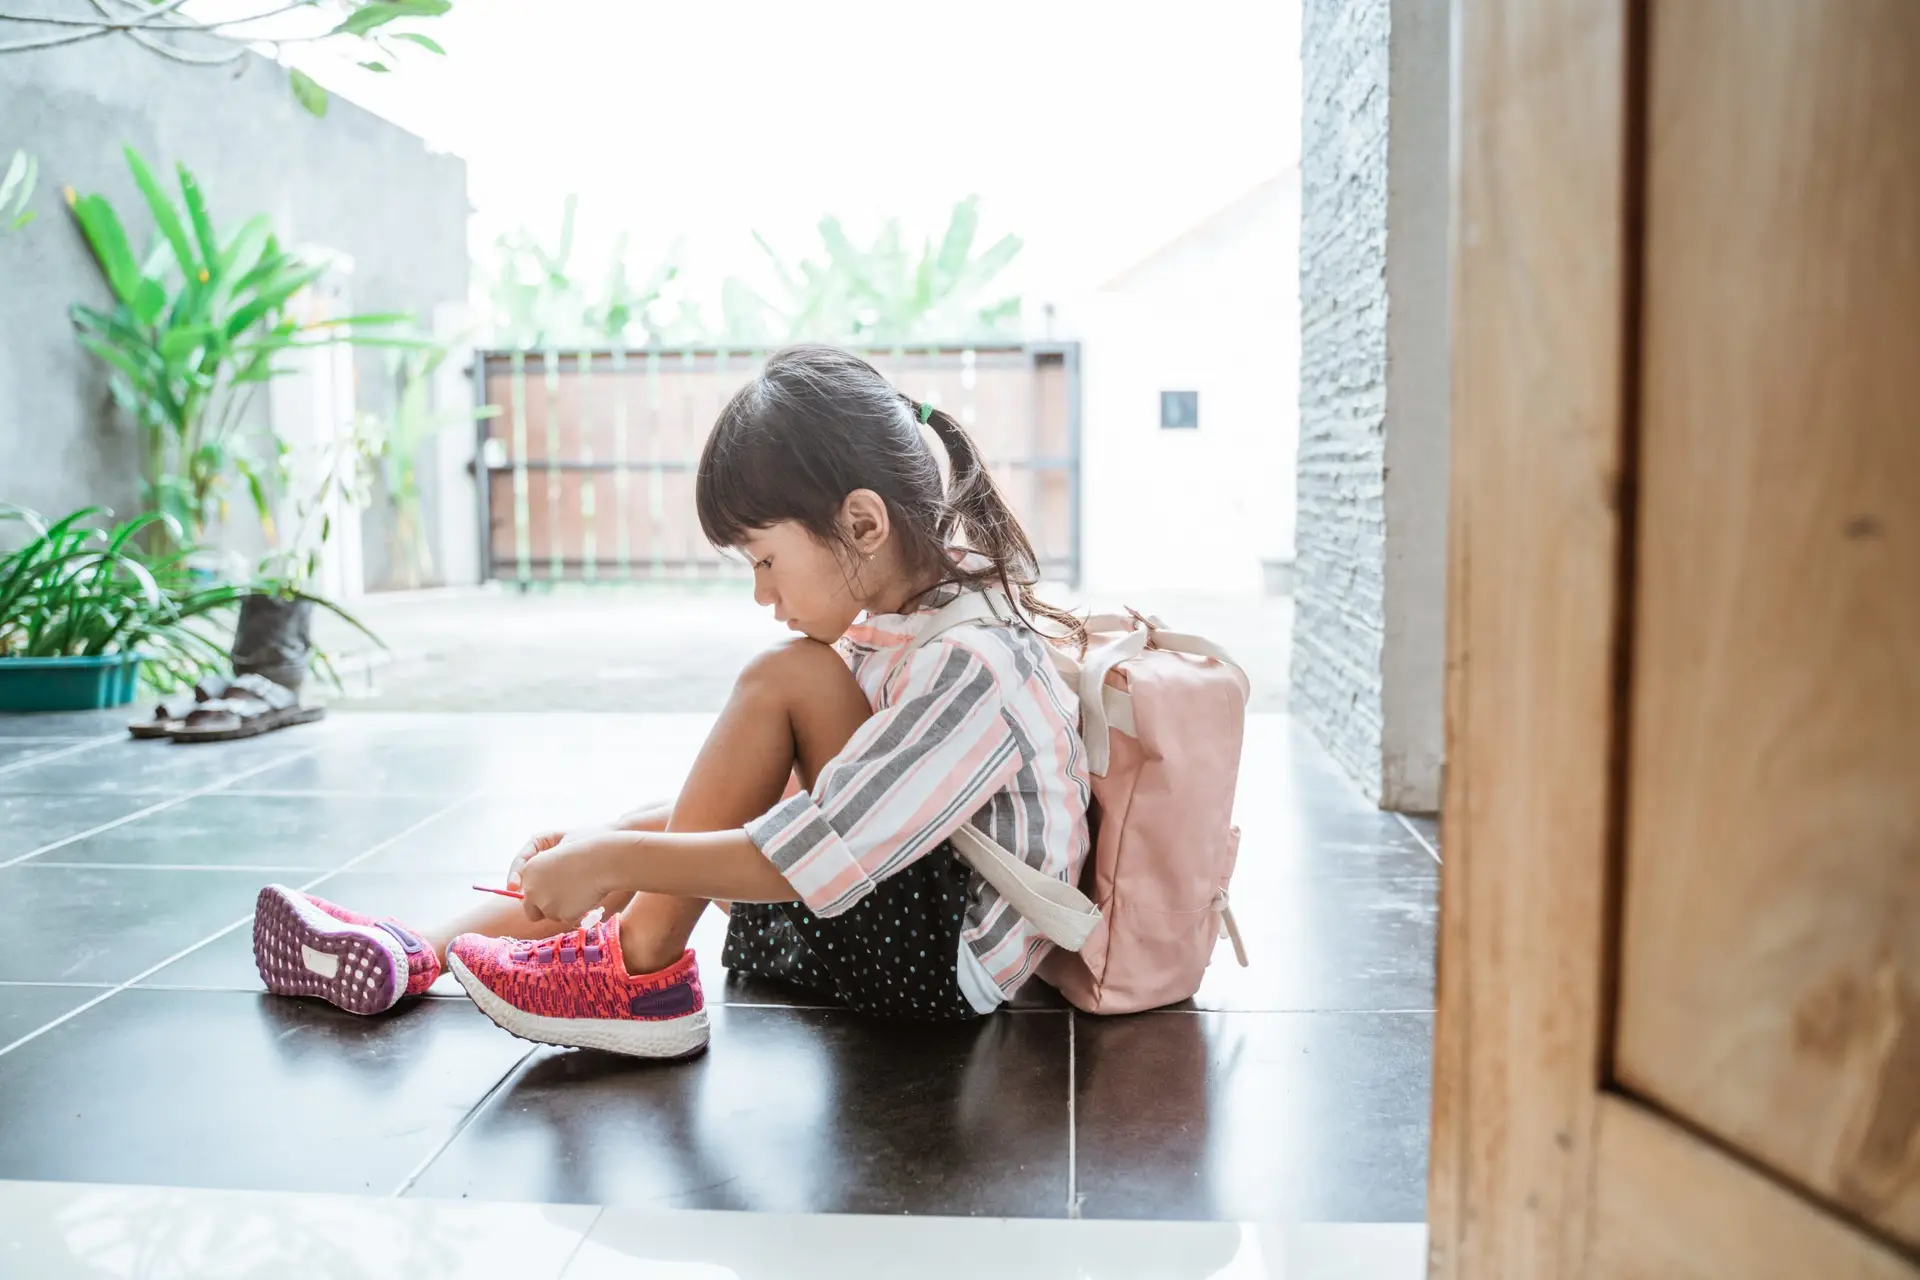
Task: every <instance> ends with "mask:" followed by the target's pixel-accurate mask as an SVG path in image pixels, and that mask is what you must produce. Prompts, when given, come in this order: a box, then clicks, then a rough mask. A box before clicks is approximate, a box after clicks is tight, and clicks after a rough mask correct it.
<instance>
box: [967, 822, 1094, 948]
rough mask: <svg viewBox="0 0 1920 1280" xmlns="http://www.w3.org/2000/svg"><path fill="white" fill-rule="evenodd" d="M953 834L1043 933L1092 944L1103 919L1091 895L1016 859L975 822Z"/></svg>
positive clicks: (1063, 942) (1059, 943)
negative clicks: (1092, 938) (1092, 934)
mask: <svg viewBox="0 0 1920 1280" xmlns="http://www.w3.org/2000/svg"><path fill="white" fill-rule="evenodd" d="M949 838H950V839H951V840H952V841H953V847H954V850H955V852H957V853H959V855H960V856H961V857H962V858H964V859H965V860H966V863H967V865H968V866H970V867H972V868H973V869H974V870H975V871H978V872H979V873H980V878H981V879H982V880H985V881H986V882H987V883H988V884H990V885H992V886H993V887H994V888H995V889H996V890H998V891H999V893H1000V896H1001V897H1002V898H1004V899H1006V901H1007V905H1008V906H1010V907H1012V908H1013V909H1014V910H1015V911H1016V912H1018V913H1019V915H1020V918H1021V919H1022V920H1025V921H1026V922H1027V923H1028V924H1030V925H1032V926H1033V927H1034V928H1035V929H1037V930H1039V932H1040V936H1041V937H1043V938H1045V939H1046V940H1047V941H1048V942H1051V943H1053V945H1055V946H1056V947H1063V948H1065V949H1066V950H1068V951H1078V950H1079V949H1080V948H1081V947H1084V946H1085V945H1086V944H1087V937H1088V935H1090V934H1091V933H1092V932H1093V930H1094V927H1095V926H1097V925H1098V924H1099V923H1100V908H1098V907H1096V906H1094V905H1093V900H1092V899H1091V898H1089V897H1087V895H1086V894H1084V893H1082V892H1080V891H1079V890H1078V889H1076V888H1074V887H1073V886H1072V885H1070V884H1068V883H1067V882H1066V881H1064V880H1056V879H1054V878H1053V877H1052V876H1050V875H1048V874H1047V873H1046V872H1044V871H1040V870H1037V869H1035V868H1034V867H1031V866H1029V865H1028V864H1027V863H1025V862H1023V861H1022V860H1021V859H1019V858H1016V857H1014V856H1013V855H1012V854H1011V853H1008V852H1007V851H1006V850H1005V849H1004V848H1002V847H1001V846H1000V845H999V844H998V843H996V842H995V841H992V840H989V839H987V838H986V836H984V835H982V834H981V833H980V828H978V827H976V826H974V825H973V824H972V823H971V822H968V823H963V824H962V825H961V826H960V828H959V829H958V830H957V831H955V832H954V833H953V835H952V836H951V837H949Z"/></svg>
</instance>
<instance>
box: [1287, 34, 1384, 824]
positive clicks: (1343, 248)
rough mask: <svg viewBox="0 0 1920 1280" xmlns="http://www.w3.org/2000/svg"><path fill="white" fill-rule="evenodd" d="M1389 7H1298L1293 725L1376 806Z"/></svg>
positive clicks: (1381, 625)
mask: <svg viewBox="0 0 1920 1280" xmlns="http://www.w3.org/2000/svg"><path fill="white" fill-rule="evenodd" d="M1390 31H1391V5H1390V3H1389V0H1306V4H1305V8H1304V11H1303V14H1302V26H1301V64H1302V65H1301V85H1302V92H1303V94H1304V101H1303V103H1302V111H1301V162H1300V187H1301V200H1300V455H1299V467H1298V504H1299V517H1298V520H1299V523H1298V528H1297V532H1296V534H1295V541H1296V546H1297V559H1296V568H1295V572H1296V578H1295V588H1294V590H1295V614H1294V655H1293V708H1294V713H1295V714H1296V715H1297V716H1298V717H1299V718H1300V719H1301V720H1302V721H1303V722H1304V723H1305V724H1306V726H1307V727H1308V728H1309V729H1310V730H1311V731H1312V732H1313V734H1314V736H1315V737H1317V738H1319V739H1320V741H1321V742H1322V743H1323V744H1325V746H1326V747H1327V749H1328V750H1329V751H1330V752H1331V753H1332V754H1333V756H1334V758H1335V759H1337V760H1338V761H1339V762H1340V764H1341V765H1342V766H1343V767H1344V768H1345V769H1346V770H1347V771H1348V772H1349V773H1351V774H1352V775H1353V776H1354V778H1355V779H1356V780H1357V781H1358V782H1359V783H1360V785H1361V786H1362V788H1364V789H1365V790H1366V792H1367V793H1368V794H1369V795H1371V796H1376V797H1377V796H1378V795H1379V794H1380V762H1381V753H1380V741H1381V716H1380V672H1381V662H1380V657H1381V644H1382V639H1383V636H1384V634H1385V604H1384V599H1383V584H1384V579H1385V546H1386V504H1385V471H1386V444H1385V431H1386V412H1387V376H1386V374H1387V125H1388V113H1387V105H1388V61H1389V57H1388V55H1389V35H1390Z"/></svg>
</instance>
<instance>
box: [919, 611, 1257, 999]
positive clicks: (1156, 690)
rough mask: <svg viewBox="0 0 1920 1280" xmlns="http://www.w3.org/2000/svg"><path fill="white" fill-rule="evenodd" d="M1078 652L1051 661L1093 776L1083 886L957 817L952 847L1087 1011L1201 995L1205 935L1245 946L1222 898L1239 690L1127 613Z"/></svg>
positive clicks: (1230, 839)
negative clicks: (1022, 922)
mask: <svg viewBox="0 0 1920 1280" xmlns="http://www.w3.org/2000/svg"><path fill="white" fill-rule="evenodd" d="M1006 616H1008V615H1007V606H1006V601H1005V599H1004V597H997V596H996V594H995V593H985V594H977V593H969V594H967V595H963V596H961V597H959V598H958V599H957V600H955V601H953V602H952V603H950V604H948V605H946V606H945V607H944V608H943V609H942V610H941V613H940V615H938V616H936V617H935V618H934V619H933V621H932V622H931V623H930V624H929V625H928V627H927V628H926V630H924V631H923V632H922V633H921V634H920V635H919V636H918V637H916V641H917V643H921V644H924V643H926V641H928V640H930V639H932V638H933V637H934V636H936V635H938V634H940V633H941V632H942V631H946V630H948V629H949V628H951V627H955V626H959V625H962V624H963V623H966V622H974V621H981V620H984V619H986V618H988V617H1006ZM1087 629H1088V631H1089V632H1090V633H1091V635H1092V639H1091V643H1090V644H1089V645H1088V647H1087V653H1086V657H1085V659H1084V660H1080V659H1076V658H1075V657H1074V656H1073V655H1072V654H1070V653H1067V652H1065V651H1063V650H1061V649H1059V648H1058V647H1056V649H1055V662H1056V665H1058V666H1059V668H1060V671H1061V673H1062V674H1063V675H1065V676H1066V677H1067V679H1068V680H1069V681H1070V682H1072V683H1073V685H1074V686H1075V687H1076V688H1077V689H1078V690H1079V693H1080V712H1081V734H1082V737H1083V738H1084V739H1085V740H1086V746H1087V767H1088V770H1089V772H1090V773H1091V774H1092V775H1093V799H1094V809H1093V813H1092V814H1091V817H1092V820H1093V834H1094V844H1093V856H1092V857H1090V858H1088V859H1087V865H1086V868H1085V870H1084V871H1083V872H1082V875H1081V886H1082V889H1084V892H1082V891H1081V889H1076V888H1074V887H1073V886H1071V885H1067V884H1064V883H1062V882H1061V881H1059V880H1055V879H1054V878H1052V877H1051V876H1048V875H1044V874H1042V873H1041V872H1040V871H1038V870H1036V869H1034V868H1033V867H1030V866H1028V865H1027V864H1026V863H1025V862H1024V861H1022V860H1021V859H1018V858H1015V857H1014V856H1013V855H1012V854H1011V853H1008V852H1007V851H1006V850H1004V849H1002V848H1001V847H1000V846H999V845H997V844H995V843H993V842H992V841H990V840H988V839H987V838H986V837H985V836H983V835H981V834H980V832H979V831H978V830H977V829H976V828H974V827H972V826H965V827H962V828H961V829H960V831H959V832H957V833H956V834H955V836H954V838H953V839H954V847H955V848H956V849H957V850H958V851H959V852H960V854H961V856H963V857H964V858H966V860H967V861H968V863H969V864H971V865H972V866H973V868H974V869H975V870H976V871H978V872H979V873H980V875H981V877H982V878H983V879H985V880H986V881H987V882H988V883H989V884H991V885H993V887H994V888H995V889H997V890H999V891H1000V893H1001V894H1002V896H1004V897H1005V898H1006V899H1007V900H1008V901H1009V902H1010V903H1012V905H1013V907H1014V909H1015V910H1016V911H1018V912H1019V913H1020V914H1021V916H1023V917H1024V918H1025V919H1026V920H1027V922H1028V923H1029V924H1031V925H1033V926H1034V928H1035V929H1037V930H1039V932H1040V933H1041V934H1043V935H1044V936H1045V937H1046V938H1047V939H1048V940H1049V941H1051V942H1053V943H1054V944H1055V945H1056V950H1055V951H1053V952H1052V954H1050V955H1049V956H1048V957H1047V958H1046V960H1044V961H1043V962H1042V963H1041V966H1040V977H1041V978H1042V979H1043V980H1045V981H1046V982H1047V983H1048V984H1049V985H1051V986H1053V987H1054V988H1055V989H1057V990H1058V991H1059V992H1060V994H1062V995H1063V996H1065V997H1066V998H1067V999H1068V1000H1069V1001H1071V1002H1072V1003H1073V1005H1074V1006H1075V1007H1076V1008H1079V1009H1082V1010H1084V1011H1085V1012H1087V1013H1135V1012H1138V1011H1139V1010H1142V1009H1152V1008H1156V1007H1158V1006H1160V1005H1165V1004H1173V1003H1175V1002H1176V1001H1180V1000H1185V999H1187V998H1188V997H1190V996H1192V995H1193V993H1194V992H1196V991H1198V990H1199V989H1200V979H1201V977H1202V975H1203V974H1204V973H1205V972H1206V968H1207V962H1208V961H1209V960H1210V959H1211V958H1212V956H1213V948H1214V942H1215V940H1216V939H1218V938H1220V937H1227V938H1231V939H1232V941H1233V950H1234V955H1235V957H1236V958H1237V959H1238V960H1239V961H1240V963H1241V964H1242V965H1244V964H1246V963H1247V955H1246V949H1245V948H1244V947H1243V946H1242V945H1241V942H1240V932H1239V929H1238V928H1237V927H1236V926H1235V924H1234V920H1233V911H1232V909H1231V907H1230V906H1229V905H1228V900H1227V882H1228V880H1229V879H1231V877H1232V876H1233V864H1234V859H1235V858H1236V857H1237V856H1238V854H1239V849H1240V831H1239V829H1238V828H1237V827H1235V826H1234V825H1233V791H1234V783H1235V781H1236V779H1237V778H1238V775H1239V770H1240V745H1241V739H1242V738H1243V736H1244V734H1245V729H1246V711H1247V698H1248V693H1249V688H1248V684H1247V677H1246V673H1245V672H1243V671H1242V670H1241V669H1240V668H1239V667H1238V666H1237V665H1235V663H1234V662H1233V660H1232V659H1231V658H1229V657H1228V656H1227V654H1226V652H1225V651H1224V650H1222V649H1221V648H1220V647H1219V646H1218V645H1215V644H1213V643H1211V642H1210V641H1207V640H1203V639H1201V638H1200V637H1198V636H1192V635H1184V634H1181V633H1179V632H1174V631H1169V630H1167V629H1166V628H1165V627H1164V626H1163V625H1162V624H1161V622H1160V620H1159V619H1158V618H1150V617H1146V616H1144V615H1142V614H1139V613H1130V614H1126V615H1119V614H1096V615H1095V616H1094V617H1092V618H1089V619H1088V620H1087Z"/></svg>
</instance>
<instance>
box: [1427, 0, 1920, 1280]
mask: <svg viewBox="0 0 1920 1280" xmlns="http://www.w3.org/2000/svg"><path fill="white" fill-rule="evenodd" d="M1455 30H1456V42H1457V43H1456V51H1455V52H1456V65H1457V68H1458V81H1457V84H1458V90H1457V92H1458V94H1459V99H1458V110H1457V124H1458V134H1457V145H1456V150H1455V164H1456V172H1455V181H1456V187H1455V209H1454V237H1455V247H1454V299H1455V318H1454V346H1455V354H1454V409H1453V424H1454V450H1453V458H1454V473H1453V486H1454V488H1453V515H1452V533H1451V543H1450V550H1449V556H1450V568H1449V688H1448V738H1449V741H1448V760H1449V770H1448V792H1447V798H1446V809H1445V817H1444V819H1443V823H1444V828H1445V830H1444V838H1445V844H1446V848H1447V852H1448V857H1447V860H1446V864H1445V866H1444V868H1443V871H1442V875H1443V881H1442V889H1441V953H1440V994H1439V1019H1438V1038H1437V1044H1436V1052H1435V1081H1434V1135H1433V1172H1432V1179H1431V1203H1430V1214H1429V1216H1430V1223H1431V1232H1432V1237H1431V1238H1432V1261H1433V1267H1432V1270H1433V1274H1435V1275H1437V1276H1448V1277H1462V1278H1478V1277H1514V1278H1515V1280H1535V1278H1540V1280H1554V1278H1558V1277H1575V1276H1580V1277H1585V1276H1593V1277H1669V1276H1673V1277H1695V1276H1697V1277H1722V1276H1724V1277H1738V1278H1739V1280H1749V1278H1755V1280H1764V1278H1767V1277H1781V1278H1783V1280H1784V1278H1786V1277H1796V1278H1797V1277H1808V1278H1815V1277H1817V1278H1820V1280H1826V1278H1827V1277H1874V1278H1876V1280H1877V1278H1878V1277H1914V1276H1920V4H1916V3H1914V2H1913V0H1643V2H1641V3H1629V2H1628V0H1456V28H1455Z"/></svg>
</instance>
